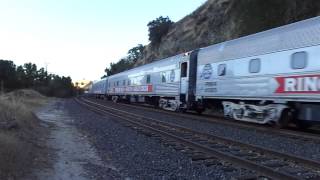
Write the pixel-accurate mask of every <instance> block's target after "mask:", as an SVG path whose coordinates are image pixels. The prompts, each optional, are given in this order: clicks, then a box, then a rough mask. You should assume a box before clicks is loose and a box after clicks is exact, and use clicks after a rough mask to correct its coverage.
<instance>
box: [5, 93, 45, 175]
mask: <svg viewBox="0 0 320 180" xmlns="http://www.w3.org/2000/svg"><path fill="white" fill-rule="evenodd" d="M47 101H48V99H47V98H45V97H44V96H42V95H41V94H39V93H37V92H35V91H32V90H18V91H14V92H11V93H7V94H2V95H0V179H23V177H26V176H27V175H30V173H31V172H32V168H33V167H34V166H35V164H36V162H37V161H39V158H38V157H39V153H40V154H41V151H42V150H41V149H44V145H43V144H42V143H41V142H40V139H41V138H43V137H41V136H42V135H43V134H44V132H45V131H44V127H43V126H41V125H40V122H39V120H38V119H37V118H36V117H35V116H34V115H33V113H32V111H34V110H35V109H36V108H38V107H40V106H42V105H44V104H46V103H47Z"/></svg>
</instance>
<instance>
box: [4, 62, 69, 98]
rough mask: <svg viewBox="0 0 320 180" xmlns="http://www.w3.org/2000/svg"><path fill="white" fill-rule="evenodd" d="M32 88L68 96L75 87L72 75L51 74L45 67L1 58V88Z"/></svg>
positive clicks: (43, 92)
mask: <svg viewBox="0 0 320 180" xmlns="http://www.w3.org/2000/svg"><path fill="white" fill-rule="evenodd" d="M23 88H31V89H35V90H37V91H39V92H40V93H42V94H44V95H47V96H55V97H68V96H71V95H73V93H74V87H73V85H72V80H71V78H70V77H64V76H62V77H61V76H58V75H55V74H49V73H48V72H47V71H46V70H45V69H44V68H40V69H38V68H37V66H36V65H35V64H32V63H25V64H24V65H23V66H16V65H15V64H14V63H13V62H12V61H8V60H0V90H1V91H11V90H15V89H23Z"/></svg>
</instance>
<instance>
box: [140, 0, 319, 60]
mask: <svg viewBox="0 0 320 180" xmlns="http://www.w3.org/2000/svg"><path fill="white" fill-rule="evenodd" d="M318 15H320V1H319V0H304V1H302V0H273V1H271V0H270V1H262V0H241V1H240V0H208V1H207V2H206V3H205V4H203V5H202V6H200V7H199V8H198V9H196V10H195V11H194V12H193V13H191V14H190V15H188V16H186V17H185V18H183V19H181V20H180V21H178V22H176V23H175V24H174V25H173V26H172V27H171V28H170V30H169V32H168V34H167V35H166V36H164V37H163V38H162V39H161V43H160V44H159V45H157V46H154V47H153V46H151V45H148V46H146V48H145V50H144V52H143V54H144V58H143V59H141V60H139V61H137V63H136V66H138V65H141V64H146V63H149V62H152V61H154V60H156V59H161V58H165V57H169V56H172V55H175V54H178V53H182V52H186V51H190V50H193V49H196V48H199V47H205V46H208V45H212V44H216V43H219V42H223V41H226V40H231V39H235V38H238V37H242V36H245V35H249V34H253V33H256V32H260V31H264V30H268V29H271V28H274V27H278V26H281V25H285V24H288V23H292V22H296V21H300V20H303V19H307V18H311V17H314V16H318Z"/></svg>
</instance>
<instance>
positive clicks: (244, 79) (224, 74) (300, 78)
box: [97, 17, 320, 127]
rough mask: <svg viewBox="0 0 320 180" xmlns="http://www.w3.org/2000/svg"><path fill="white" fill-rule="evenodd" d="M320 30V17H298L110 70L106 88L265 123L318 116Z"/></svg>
mask: <svg viewBox="0 0 320 180" xmlns="http://www.w3.org/2000/svg"><path fill="white" fill-rule="evenodd" d="M319 34H320V17H315V18H312V19H308V20H304V21H300V22H297V23H293V24H289V25H286V26H282V27H279V28H275V29H271V30H268V31H264V32H261V33H257V34H254V35H250V36H246V37H242V38H239V39H235V40H231V41H226V42H223V43H219V44H215V45H212V46H209V47H205V48H201V49H197V50H194V51H191V52H188V53H185V54H180V55H177V56H174V57H169V58H166V59H163V60H159V61H156V62H154V63H150V64H147V65H143V66H140V67H137V68H134V69H131V70H129V71H126V72H122V73H119V74H116V75H112V76H109V77H108V78H107V79H106V80H105V81H103V82H104V83H105V88H106V91H105V89H103V90H102V92H105V94H104V95H105V97H107V98H109V99H112V100H114V101H118V100H126V101H129V102H145V103H150V104H153V105H155V106H159V107H160V108H163V109H166V110H172V111H178V110H182V111H184V110H195V111H197V112H199V113H201V112H202V111H204V110H205V109H207V108H213V109H216V110H219V111H222V112H223V113H224V115H225V116H227V117H231V118H234V119H236V120H240V121H248V122H254V123H260V124H267V123H268V124H276V125H278V126H281V127H282V126H286V125H287V124H288V123H291V122H294V123H296V124H298V125H300V126H304V125H306V124H308V123H314V122H316V123H317V122H320V111H319V110H320V104H319V102H320V60H318V59H319V58H320V36H319ZM97 92H98V91H97ZM306 122H307V123H306Z"/></svg>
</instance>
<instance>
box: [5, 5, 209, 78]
mask: <svg viewBox="0 0 320 180" xmlns="http://www.w3.org/2000/svg"><path fill="white" fill-rule="evenodd" d="M204 2H205V0H189V1H186V0H0V23H1V25H0V59H6V60H12V61H14V63H15V64H17V65H21V64H23V63H25V62H33V63H36V64H37V65H38V66H39V67H45V64H46V63H47V64H48V71H49V72H50V73H54V74H58V75H64V76H71V78H72V79H73V80H80V79H84V78H85V79H89V80H96V79H99V78H100V77H101V76H102V75H103V74H104V69H105V67H107V66H108V65H109V63H110V62H116V61H117V60H118V59H120V58H121V57H124V56H125V55H126V54H127V51H128V50H129V49H130V48H132V47H134V46H136V45H137V44H144V45H145V44H148V43H149V41H148V28H147V24H148V22H149V21H151V20H154V19H155V18H157V17H159V16H161V15H162V16H169V17H170V19H171V20H173V21H174V22H176V21H178V20H180V19H181V18H183V17H184V16H186V15H188V14H190V13H191V12H192V11H194V10H195V9H196V8H197V7H199V6H200V5H201V4H203V3H204Z"/></svg>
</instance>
